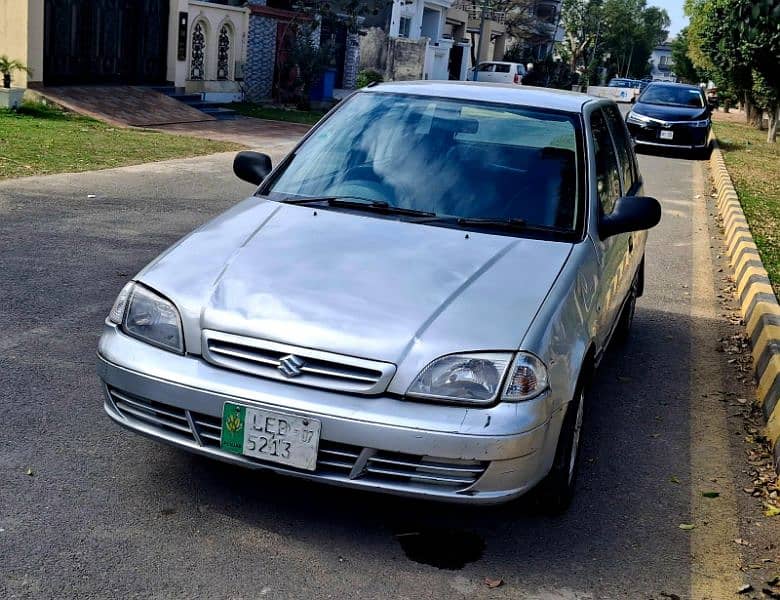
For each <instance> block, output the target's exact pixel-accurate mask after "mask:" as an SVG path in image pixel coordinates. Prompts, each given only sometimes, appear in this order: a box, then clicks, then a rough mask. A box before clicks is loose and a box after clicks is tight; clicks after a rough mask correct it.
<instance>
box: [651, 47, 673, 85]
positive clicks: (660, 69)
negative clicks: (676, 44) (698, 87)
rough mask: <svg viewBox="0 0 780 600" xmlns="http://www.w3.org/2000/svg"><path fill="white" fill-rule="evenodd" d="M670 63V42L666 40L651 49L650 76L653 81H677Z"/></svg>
mask: <svg viewBox="0 0 780 600" xmlns="http://www.w3.org/2000/svg"><path fill="white" fill-rule="evenodd" d="M673 69H674V63H673V62H672V41H671V40H667V41H666V42H664V43H663V44H659V45H658V46H656V47H655V48H654V49H653V52H652V54H651V55H650V76H651V77H652V78H653V81H672V82H675V81H677V76H676V75H675V74H674V71H673Z"/></svg>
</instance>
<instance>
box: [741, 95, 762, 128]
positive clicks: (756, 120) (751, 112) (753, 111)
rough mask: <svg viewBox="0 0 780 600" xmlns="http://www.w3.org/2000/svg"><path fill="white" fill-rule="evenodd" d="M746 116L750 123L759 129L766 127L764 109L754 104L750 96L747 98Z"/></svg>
mask: <svg viewBox="0 0 780 600" xmlns="http://www.w3.org/2000/svg"><path fill="white" fill-rule="evenodd" d="M745 117H746V118H747V122H748V124H749V125H752V126H753V127H755V128H756V129H758V130H759V131H760V130H762V129H763V128H764V111H762V110H761V109H760V108H758V107H757V106H756V105H755V104H753V102H752V100H750V98H746V99H745Z"/></svg>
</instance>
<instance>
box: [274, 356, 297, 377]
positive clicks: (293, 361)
mask: <svg viewBox="0 0 780 600" xmlns="http://www.w3.org/2000/svg"><path fill="white" fill-rule="evenodd" d="M303 365H304V362H303V359H301V358H298V357H297V356H295V355H294V354H288V355H287V356H283V357H282V358H280V359H279V366H278V367H276V368H277V369H279V372H280V373H281V374H282V375H284V376H285V377H290V378H292V377H298V375H301V374H302V373H303V371H302V370H301V367H303Z"/></svg>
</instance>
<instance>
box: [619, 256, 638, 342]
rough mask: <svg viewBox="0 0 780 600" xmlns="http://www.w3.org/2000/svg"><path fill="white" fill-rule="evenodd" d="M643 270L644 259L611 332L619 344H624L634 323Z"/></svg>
mask: <svg viewBox="0 0 780 600" xmlns="http://www.w3.org/2000/svg"><path fill="white" fill-rule="evenodd" d="M643 271H644V259H643V261H642V264H641V265H640V266H639V269H637V272H636V275H635V276H634V281H633V282H632V283H631V288H630V289H629V291H628V297H627V298H626V301H625V303H624V304H623V310H622V311H621V312H620V317H619V318H618V323H617V325H616V326H615V331H614V333H613V334H612V339H613V340H615V341H616V342H618V343H619V344H624V343H625V342H627V341H628V339H629V338H630V337H631V325H633V323H634V313H636V299H637V298H639V296H640V295H641V292H640V290H641V287H642V281H641V275H642V273H643Z"/></svg>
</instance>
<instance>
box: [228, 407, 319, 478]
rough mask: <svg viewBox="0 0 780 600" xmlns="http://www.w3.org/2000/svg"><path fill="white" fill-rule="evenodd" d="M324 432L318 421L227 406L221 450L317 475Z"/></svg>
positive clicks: (252, 408)
mask: <svg viewBox="0 0 780 600" xmlns="http://www.w3.org/2000/svg"><path fill="white" fill-rule="evenodd" d="M320 429H321V423H320V422H319V421H318V420H316V419H310V418H308V417H296V416H292V415H285V414H282V413H277V412H272V411H267V410H261V409H258V408H254V407H251V406H244V405H242V404H234V403H232V402H225V404H224V405H223V406H222V436H221V444H220V446H221V448H222V449H223V450H225V451H226V452H232V453H233V454H242V455H244V456H250V457H252V458H256V459H258V460H263V461H268V462H274V463H279V464H282V465H287V466H289V467H294V468H296V469H304V470H306V471H314V470H315V469H316V468H317V450H318V447H319V443H320Z"/></svg>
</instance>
